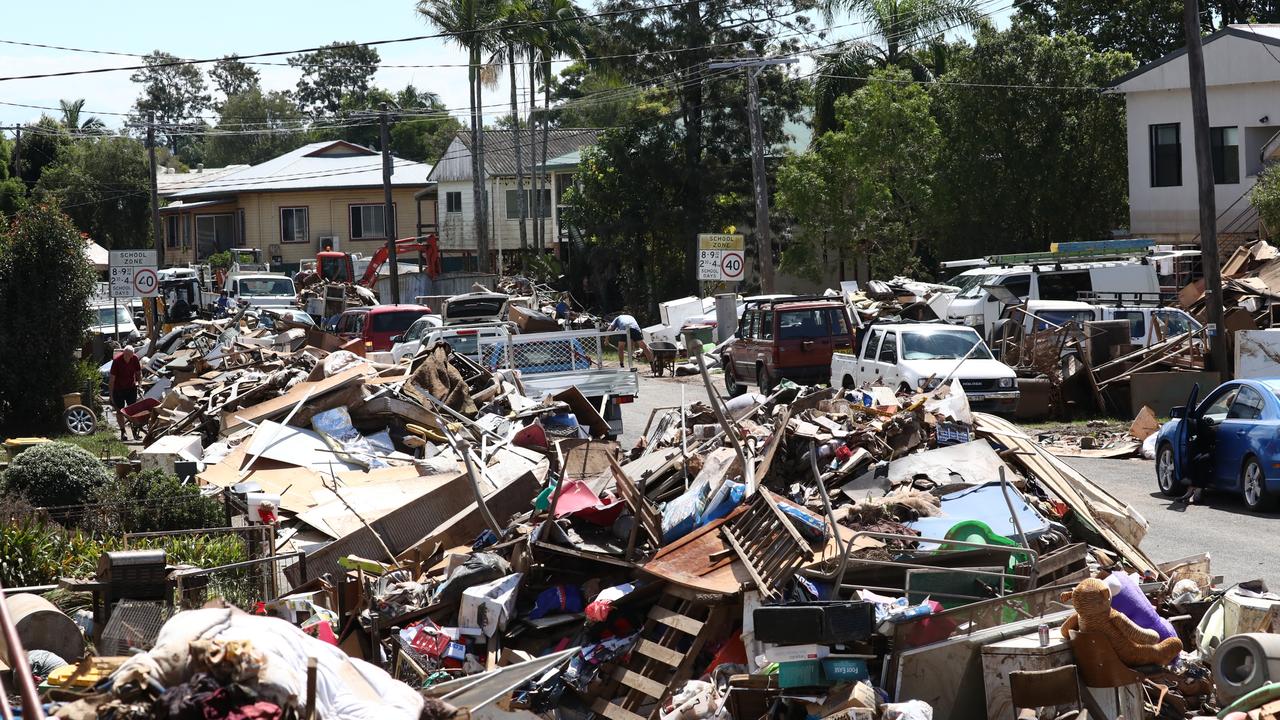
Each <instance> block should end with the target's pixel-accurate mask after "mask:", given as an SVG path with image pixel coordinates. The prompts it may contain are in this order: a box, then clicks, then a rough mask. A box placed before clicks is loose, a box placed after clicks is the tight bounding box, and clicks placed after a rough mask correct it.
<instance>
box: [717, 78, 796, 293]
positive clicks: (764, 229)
mask: <svg viewBox="0 0 1280 720" xmlns="http://www.w3.org/2000/svg"><path fill="white" fill-rule="evenodd" d="M794 62H797V60H796V59H795V58H769V59H761V58H746V59H742V60H724V61H717V62H713V63H710V64H709V65H708V66H707V68H708V69H709V70H717V69H729V68H739V67H741V68H746V70H747V124H748V126H749V128H750V132H751V175H752V180H753V182H752V186H753V188H752V189H753V194H754V195H755V201H756V255H757V257H759V259H760V292H761V293H764V294H766V295H767V294H769V293H772V292H773V242H772V241H771V240H770V239H769V177H768V168H766V167H765V165H764V128H763V126H762V125H761V123H760V85H759V83H758V82H757V81H756V78H757V76H759V74H760V71H761V70H763V69H764V68H765V67H766V66H768V65H787V64H790V63H794Z"/></svg>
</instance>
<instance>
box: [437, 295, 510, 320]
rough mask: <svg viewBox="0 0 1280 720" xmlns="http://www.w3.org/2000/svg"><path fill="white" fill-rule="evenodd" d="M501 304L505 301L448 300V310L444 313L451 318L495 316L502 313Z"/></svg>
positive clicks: (487, 299) (492, 299)
mask: <svg viewBox="0 0 1280 720" xmlns="http://www.w3.org/2000/svg"><path fill="white" fill-rule="evenodd" d="M503 302H505V301H504V300H502V299H499V298H476V299H474V300H450V301H449V306H448V309H447V310H445V312H447V313H449V317H451V318H459V317H488V316H496V315H497V314H498V313H500V312H502V303H503Z"/></svg>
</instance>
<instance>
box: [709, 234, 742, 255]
mask: <svg viewBox="0 0 1280 720" xmlns="http://www.w3.org/2000/svg"><path fill="white" fill-rule="evenodd" d="M746 246H747V245H746V242H745V241H744V240H743V236H742V235H723V234H719V233H701V234H699V235H698V249H699V250H737V251H739V252H741V251H742V250H744V249H745V248H746Z"/></svg>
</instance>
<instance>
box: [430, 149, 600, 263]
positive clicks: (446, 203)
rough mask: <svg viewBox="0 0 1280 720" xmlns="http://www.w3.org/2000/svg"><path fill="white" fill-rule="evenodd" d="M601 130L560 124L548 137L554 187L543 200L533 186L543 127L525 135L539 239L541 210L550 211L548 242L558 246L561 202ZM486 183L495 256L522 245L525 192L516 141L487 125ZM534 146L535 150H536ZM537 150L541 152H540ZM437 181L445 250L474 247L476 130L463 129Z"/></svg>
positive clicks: (531, 219)
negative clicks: (522, 194)
mask: <svg viewBox="0 0 1280 720" xmlns="http://www.w3.org/2000/svg"><path fill="white" fill-rule="evenodd" d="M599 134H600V130H598V129H592V128H554V129H552V130H551V132H550V135H549V137H548V139H547V155H546V158H547V162H546V166H545V173H546V177H547V178H548V187H547V190H546V192H545V193H543V198H542V202H541V203H539V202H538V198H537V196H536V194H535V193H534V191H533V188H532V184H531V178H532V177H533V173H532V172H530V168H536V167H539V166H541V165H542V132H541V131H538V132H537V133H536V134H535V140H534V141H532V146H531V140H530V136H529V133H528V132H527V131H526V132H525V133H524V134H523V135H522V136H521V142H520V146H521V153H522V155H523V157H522V160H523V165H524V169H525V172H524V191H525V196H526V204H525V207H526V208H527V210H526V213H527V217H528V220H527V221H526V222H527V223H528V224H527V226H526V227H527V228H528V229H527V233H528V239H529V242H530V243H531V244H532V242H533V226H534V224H535V223H537V222H538V212H539V210H540V211H541V212H543V213H545V217H546V218H547V220H546V229H547V235H546V237H547V245H548V247H551V248H555V247H556V245H555V243H556V241H557V240H558V239H559V238H560V204H561V203H560V201H561V198H563V197H564V191H565V189H566V188H568V187H569V186H570V185H571V184H572V183H573V173H574V171H575V170H576V169H577V157H578V152H579V151H581V150H582V149H583V148H585V147H587V146H589V145H592V144H593V143H595V140H596V137H597V136H598V135H599ZM484 143H485V145H484V164H485V167H484V185H485V194H486V195H487V202H488V210H489V213H488V214H489V248H490V251H491V252H492V254H493V255H494V256H495V259H496V257H497V256H498V255H500V254H501V253H504V252H511V251H513V250H518V249H519V248H520V212H519V204H518V200H519V196H518V195H517V190H516V161H515V150H514V148H515V144H514V143H513V142H512V137H511V133H510V132H509V131H507V130H486V131H485V135H484ZM531 151H532V152H531ZM535 152H536V157H534V153H535ZM427 180H428V182H434V183H436V184H435V186H434V188H433V190H431V191H428V192H436V193H438V195H437V198H436V202H437V203H438V213H437V217H438V223H439V234H440V248H441V250H442V251H444V252H450V251H452V252H458V251H467V252H474V251H475V247H476V241H475V216H474V215H475V206H474V205H473V204H472V185H471V133H470V132H469V131H459V132H458V134H457V135H456V136H455V137H454V139H453V141H452V142H450V143H449V147H448V149H446V150H445V152H444V155H443V156H442V157H441V158H440V160H439V162H437V163H436V164H435V166H434V167H433V168H432V170H431V174H430V175H429V176H428V177H427Z"/></svg>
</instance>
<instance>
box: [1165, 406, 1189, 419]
mask: <svg viewBox="0 0 1280 720" xmlns="http://www.w3.org/2000/svg"><path fill="white" fill-rule="evenodd" d="M1186 416H1187V408H1186V407H1185V406H1183V405H1179V406H1178V407H1176V408H1173V409H1172V410H1170V411H1169V417H1171V418H1183V417H1186Z"/></svg>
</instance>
